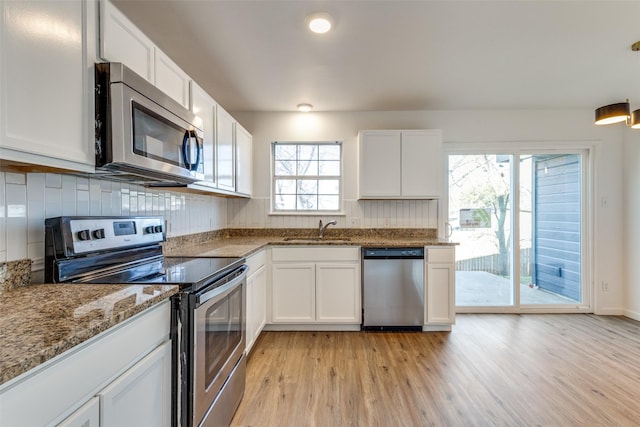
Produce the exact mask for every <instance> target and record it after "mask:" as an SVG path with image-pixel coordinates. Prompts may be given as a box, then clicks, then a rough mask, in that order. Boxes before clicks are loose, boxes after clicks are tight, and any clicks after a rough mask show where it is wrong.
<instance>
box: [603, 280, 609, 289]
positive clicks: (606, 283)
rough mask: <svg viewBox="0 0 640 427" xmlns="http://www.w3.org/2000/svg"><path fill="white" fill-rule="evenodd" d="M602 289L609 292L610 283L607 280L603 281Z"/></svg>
mask: <svg viewBox="0 0 640 427" xmlns="http://www.w3.org/2000/svg"><path fill="white" fill-rule="evenodd" d="M602 291H603V292H609V283H608V282H605V281H604V280H603V281H602Z"/></svg>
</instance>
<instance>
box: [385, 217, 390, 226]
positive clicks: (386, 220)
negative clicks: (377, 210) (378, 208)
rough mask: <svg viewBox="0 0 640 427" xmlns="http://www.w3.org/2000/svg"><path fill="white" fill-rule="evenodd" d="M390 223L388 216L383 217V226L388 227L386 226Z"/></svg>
mask: <svg viewBox="0 0 640 427" xmlns="http://www.w3.org/2000/svg"><path fill="white" fill-rule="evenodd" d="M390 225H391V220H390V219H389V218H385V219H384V226H385V227H388V226H390Z"/></svg>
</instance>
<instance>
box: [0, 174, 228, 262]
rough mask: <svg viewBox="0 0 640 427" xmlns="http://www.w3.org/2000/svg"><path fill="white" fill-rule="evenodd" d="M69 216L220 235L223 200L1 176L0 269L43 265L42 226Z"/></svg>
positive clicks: (56, 178) (63, 178) (56, 177)
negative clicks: (153, 218)
mask: <svg viewBox="0 0 640 427" xmlns="http://www.w3.org/2000/svg"><path fill="white" fill-rule="evenodd" d="M61 215H65V216H72V215H88V216H99V215H159V216H164V218H165V220H166V221H167V225H168V229H167V236H169V237H172V236H179V235H184V234H192V233H199V232H203V231H210V230H219V229H222V228H225V227H226V224H227V217H226V215H227V203H226V199H223V198H219V197H210V196H207V195H201V194H191V193H182V192H176V191H169V190H167V189H149V188H145V187H143V186H140V185H135V184H128V183H122V182H112V181H106V180H99V179H92V178H86V177H80V176H74V175H63V174H51V173H46V174H45V173H10V172H6V173H5V172H0V263H3V262H6V261H14V260H19V259H24V258H30V259H32V260H33V261H34V267H33V268H34V270H37V269H39V268H41V264H42V262H43V259H44V220H45V218H49V217H56V216H61Z"/></svg>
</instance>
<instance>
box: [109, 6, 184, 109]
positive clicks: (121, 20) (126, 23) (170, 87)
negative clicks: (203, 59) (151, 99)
mask: <svg viewBox="0 0 640 427" xmlns="http://www.w3.org/2000/svg"><path fill="white" fill-rule="evenodd" d="M100 57H101V58H102V59H103V60H104V61H109V62H122V63H123V64H124V65H126V66H127V67H128V68H130V69H131V70H133V71H134V72H135V73H137V74H139V75H141V76H142V77H144V78H145V79H147V80H148V81H149V82H151V83H152V84H154V85H155V86H156V87H157V88H158V89H160V90H161V91H163V92H164V93H165V94H167V95H168V96H170V97H171V98H173V99H174V100H176V101H177V102H179V103H180V104H182V105H183V106H184V107H185V108H189V103H190V102H189V81H190V80H191V78H190V77H189V76H188V75H187V73H185V72H184V71H183V70H182V69H181V68H180V67H179V66H178V65H177V64H176V63H175V62H173V61H172V60H171V58H169V57H168V56H167V54H165V53H164V52H163V51H162V50H160V49H158V47H157V46H156V45H155V44H154V43H153V42H152V41H151V39H149V38H148V37H147V36H146V35H145V34H144V33H143V32H142V31H140V30H139V29H138V27H136V26H135V25H134V24H133V23H132V22H131V21H130V20H129V19H128V18H127V17H126V16H125V15H124V14H123V13H122V12H120V11H119V10H118V9H117V8H116V7H115V6H114V5H113V4H112V3H111V2H110V1H108V0H102V1H101V2H100Z"/></svg>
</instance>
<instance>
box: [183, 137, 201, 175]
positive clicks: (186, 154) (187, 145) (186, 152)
mask: <svg viewBox="0 0 640 427" xmlns="http://www.w3.org/2000/svg"><path fill="white" fill-rule="evenodd" d="M191 138H193V140H194V142H195V145H196V161H195V162H192V161H191V160H192V156H191ZM201 151H202V148H201V147H200V142H199V141H198V136H197V135H196V133H195V132H194V131H192V130H188V131H185V133H184V137H183V138H182V160H183V161H184V165H185V166H186V168H187V169H189V170H190V171H195V170H197V169H198V165H199V164H200V152H201Z"/></svg>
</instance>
